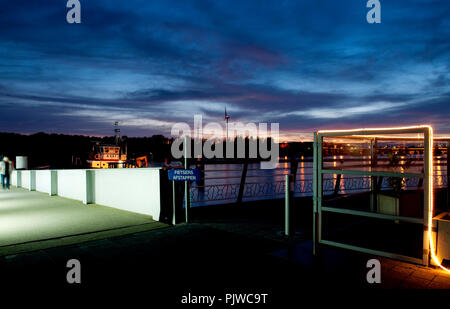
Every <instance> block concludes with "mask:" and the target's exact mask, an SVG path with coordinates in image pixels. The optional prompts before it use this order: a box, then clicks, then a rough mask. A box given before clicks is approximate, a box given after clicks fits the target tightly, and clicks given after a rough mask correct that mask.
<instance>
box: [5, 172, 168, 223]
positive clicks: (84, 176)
mask: <svg viewBox="0 0 450 309" xmlns="http://www.w3.org/2000/svg"><path fill="white" fill-rule="evenodd" d="M160 170H161V169H160V168H141V169H137V168H136V169H115V168H114V169H98V170H97V169H92V170H81V169H79V170H36V171H30V170H22V171H14V172H13V175H12V181H13V182H12V184H13V185H15V186H18V185H17V184H18V183H19V184H20V180H21V183H22V185H21V187H23V188H27V189H30V186H32V183H31V182H30V175H31V174H34V175H35V182H34V186H32V187H33V189H34V188H35V189H36V190H37V191H40V192H45V193H48V194H51V195H59V196H62V197H66V198H71V199H75V200H79V201H82V202H84V203H85V204H88V203H95V204H99V205H104V206H109V207H113V208H118V209H122V210H127V211H132V212H136V213H140V214H146V215H150V216H152V217H153V219H155V220H159V215H160V210H161V196H160Z"/></svg>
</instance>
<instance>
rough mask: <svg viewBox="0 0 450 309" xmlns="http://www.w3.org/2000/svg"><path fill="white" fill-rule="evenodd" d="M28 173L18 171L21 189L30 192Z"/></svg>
mask: <svg viewBox="0 0 450 309" xmlns="http://www.w3.org/2000/svg"><path fill="white" fill-rule="evenodd" d="M30 173H31V171H20V174H21V175H22V187H23V188H25V189H28V190H30V185H31V183H30Z"/></svg>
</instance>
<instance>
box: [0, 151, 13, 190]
mask: <svg viewBox="0 0 450 309" xmlns="http://www.w3.org/2000/svg"><path fill="white" fill-rule="evenodd" d="M12 170H13V166H12V162H11V161H9V159H8V157H4V158H3V161H1V162H0V176H1V181H2V188H3V189H9V186H10V182H11V181H10V180H11V174H12Z"/></svg>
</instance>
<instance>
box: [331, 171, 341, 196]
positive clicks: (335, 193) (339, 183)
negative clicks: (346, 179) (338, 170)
mask: <svg viewBox="0 0 450 309" xmlns="http://www.w3.org/2000/svg"><path fill="white" fill-rule="evenodd" d="M341 178H342V174H338V175H337V177H336V184H335V185H334V192H333V195H334V196H336V195H338V193H339V189H340V188H341Z"/></svg>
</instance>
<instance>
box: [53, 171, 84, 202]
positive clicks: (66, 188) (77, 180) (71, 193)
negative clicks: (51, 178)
mask: <svg viewBox="0 0 450 309" xmlns="http://www.w3.org/2000/svg"><path fill="white" fill-rule="evenodd" d="M57 188H58V189H57V194H58V195H59V196H62V197H67V198H71V199H74V200H79V201H83V202H84V201H85V200H86V170H58V171H57Z"/></svg>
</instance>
